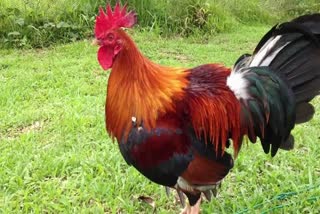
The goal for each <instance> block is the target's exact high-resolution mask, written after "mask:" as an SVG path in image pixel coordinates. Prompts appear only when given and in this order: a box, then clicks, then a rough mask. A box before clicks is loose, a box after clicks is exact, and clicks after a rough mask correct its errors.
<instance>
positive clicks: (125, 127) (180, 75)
mask: <svg viewBox="0 0 320 214" xmlns="http://www.w3.org/2000/svg"><path fill="white" fill-rule="evenodd" d="M117 33H118V34H119V35H121V38H122V39H123V41H124V48H123V50H122V51H121V52H120V53H119V55H118V56H117V57H116V60H115V62H114V64H113V67H112V72H111V74H110V77H109V83H108V96H107V101H106V127H107V131H108V132H109V134H110V135H111V136H112V137H116V138H117V139H118V141H120V140H121V139H122V138H123V137H125V138H126V137H127V136H128V133H129V131H130V129H131V127H132V121H131V118H132V117H136V119H137V124H142V123H143V126H144V127H145V128H147V129H151V128H153V127H154V126H155V124H156V120H157V118H158V117H159V116H160V115H162V114H164V113H166V112H170V111H174V110H175V106H174V105H175V102H176V101H178V100H180V99H182V97H183V96H184V93H185V92H184V88H185V87H186V86H187V85H188V80H187V78H186V76H187V75H188V72H184V71H185V69H179V68H170V67H164V66H161V65H158V64H156V63H153V62H151V61H150V60H149V59H147V58H145V57H144V56H143V55H142V54H141V53H140V51H139V50H138V49H137V47H136V46H135V44H134V42H133V41H132V40H131V38H130V37H129V36H128V35H127V34H126V33H125V32H124V31H123V30H121V29H118V30H117Z"/></svg>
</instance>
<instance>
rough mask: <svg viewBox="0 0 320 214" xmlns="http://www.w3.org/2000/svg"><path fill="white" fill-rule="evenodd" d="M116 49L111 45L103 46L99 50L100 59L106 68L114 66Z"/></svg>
mask: <svg viewBox="0 0 320 214" xmlns="http://www.w3.org/2000/svg"><path fill="white" fill-rule="evenodd" d="M113 57H114V51H113V49H112V48H110V47H106V46H102V47H100V48H99V51H98V61H99V63H100V65H101V67H102V68H103V69H104V70H107V69H109V68H111V67H112V64H113Z"/></svg>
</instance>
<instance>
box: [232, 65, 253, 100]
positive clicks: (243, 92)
mask: <svg viewBox="0 0 320 214" xmlns="http://www.w3.org/2000/svg"><path fill="white" fill-rule="evenodd" d="M244 75H245V72H242V73H240V72H234V71H233V72H231V74H230V76H229V77H228V78H227V85H228V87H229V88H230V89H231V91H233V93H234V94H235V95H236V97H237V98H238V99H241V98H242V99H249V98H250V96H249V93H248V91H247V88H248V81H247V80H246V79H245V78H244Z"/></svg>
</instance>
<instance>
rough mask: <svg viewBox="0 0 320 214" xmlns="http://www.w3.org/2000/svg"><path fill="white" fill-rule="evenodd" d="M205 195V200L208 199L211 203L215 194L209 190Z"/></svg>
mask: <svg viewBox="0 0 320 214" xmlns="http://www.w3.org/2000/svg"><path fill="white" fill-rule="evenodd" d="M203 194H204V196H205V198H206V199H207V200H208V201H211V199H212V194H213V192H212V191H211V190H207V191H205V192H203Z"/></svg>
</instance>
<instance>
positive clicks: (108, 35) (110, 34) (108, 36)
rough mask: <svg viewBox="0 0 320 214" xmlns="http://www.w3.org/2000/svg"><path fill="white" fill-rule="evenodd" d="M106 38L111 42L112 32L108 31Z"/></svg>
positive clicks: (112, 38)
mask: <svg viewBox="0 0 320 214" xmlns="http://www.w3.org/2000/svg"><path fill="white" fill-rule="evenodd" d="M106 39H107V40H108V41H109V42H112V41H113V40H114V34H113V33H108V34H107V36H106Z"/></svg>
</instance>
